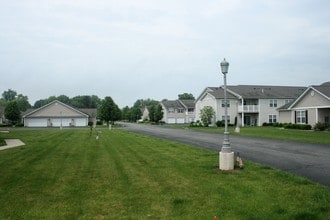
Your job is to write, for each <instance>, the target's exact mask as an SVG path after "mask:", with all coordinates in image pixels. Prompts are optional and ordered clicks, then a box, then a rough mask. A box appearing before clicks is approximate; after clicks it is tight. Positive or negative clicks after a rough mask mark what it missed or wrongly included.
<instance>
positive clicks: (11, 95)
mask: <svg viewBox="0 0 330 220" xmlns="http://www.w3.org/2000/svg"><path fill="white" fill-rule="evenodd" d="M16 96H17V92H16V91H14V90H11V89H8V90H7V91H4V92H3V93H2V98H3V99H4V100H5V101H7V102H10V101H13V100H14V99H15V98H16Z"/></svg>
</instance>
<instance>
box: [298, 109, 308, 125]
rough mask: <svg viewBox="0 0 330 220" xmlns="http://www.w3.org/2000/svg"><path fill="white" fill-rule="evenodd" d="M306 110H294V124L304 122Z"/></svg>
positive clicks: (305, 121)
mask: <svg viewBox="0 0 330 220" xmlns="http://www.w3.org/2000/svg"><path fill="white" fill-rule="evenodd" d="M306 115H307V111H305V110H304V111H296V124H306V123H307V120H306V118H307V117H306Z"/></svg>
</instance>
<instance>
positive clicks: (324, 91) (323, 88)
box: [312, 82, 330, 98]
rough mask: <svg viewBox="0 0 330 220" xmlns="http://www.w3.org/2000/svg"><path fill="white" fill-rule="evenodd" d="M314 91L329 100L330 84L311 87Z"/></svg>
mask: <svg viewBox="0 0 330 220" xmlns="http://www.w3.org/2000/svg"><path fill="white" fill-rule="evenodd" d="M312 87H313V88H314V89H316V90H318V91H319V92H321V93H322V94H323V95H326V96H327V97H328V98H330V82H326V83H323V84H321V85H319V86H312Z"/></svg>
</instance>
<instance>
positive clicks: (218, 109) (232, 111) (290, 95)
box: [195, 85, 306, 126]
mask: <svg viewBox="0 0 330 220" xmlns="http://www.w3.org/2000/svg"><path fill="white" fill-rule="evenodd" d="M305 90H306V87H291V86H259V85H237V86H227V104H226V103H225V100H224V88H223V87H207V88H206V89H204V91H203V92H202V93H201V94H200V96H199V97H198V98H197V100H196V108H195V111H196V120H200V111H201V109H203V107H204V106H211V107H212V108H213V110H214V111H215V116H214V118H213V122H212V123H215V122H216V121H224V120H225V105H227V108H228V117H229V118H228V119H227V120H228V122H229V123H231V124H234V123H235V122H236V123H238V125H241V126H261V125H262V124H263V123H274V122H277V121H278V119H279V112H278V111H277V108H278V107H280V106H283V105H285V104H286V103H289V102H291V101H293V100H295V99H296V98H297V97H298V96H299V95H301V94H302V93H303V92H304V91H305Z"/></svg>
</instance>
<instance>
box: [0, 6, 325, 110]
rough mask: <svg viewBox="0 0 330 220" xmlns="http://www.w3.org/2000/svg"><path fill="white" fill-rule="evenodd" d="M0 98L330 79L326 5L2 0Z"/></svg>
mask: <svg viewBox="0 0 330 220" xmlns="http://www.w3.org/2000/svg"><path fill="white" fill-rule="evenodd" d="M0 5H1V7H0V92H1V93H2V92H3V91H7V90H8V89H12V90H15V91H16V92H17V93H18V94H23V95H26V96H28V98H29V102H30V103H31V104H32V105H33V104H34V102H35V101H37V100H40V99H46V98H48V97H49V96H59V95H67V96H69V97H70V98H72V97H74V96H77V95H97V96H98V97H100V98H101V99H103V98H104V97H105V96H111V97H112V99H113V100H114V101H115V103H117V104H118V105H119V107H124V106H132V105H133V104H134V102H135V101H136V100H138V99H147V98H150V99H155V100H159V101H160V100H162V99H169V100H174V99H177V98H178V94H182V93H191V94H193V95H194V96H195V97H196V98H197V97H198V96H199V95H200V94H201V92H202V91H203V90H204V89H205V88H206V87H209V86H212V87H213V86H221V85H223V75H222V73H221V70H220V62H221V61H222V60H223V59H224V58H226V60H227V61H228V62H229V71H228V74H227V83H228V84H229V85H285V86H309V85H320V84H321V83H323V82H327V81H330V74H329V73H330V13H329V11H330V1H328V0H290V1H288V0H248V1H247V0H203V1H197V0H195V1H194V0H164V1H163V0H159V1H157V0H120V1H119V0H117V1H113V0H11V1H8V0H0Z"/></svg>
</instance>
